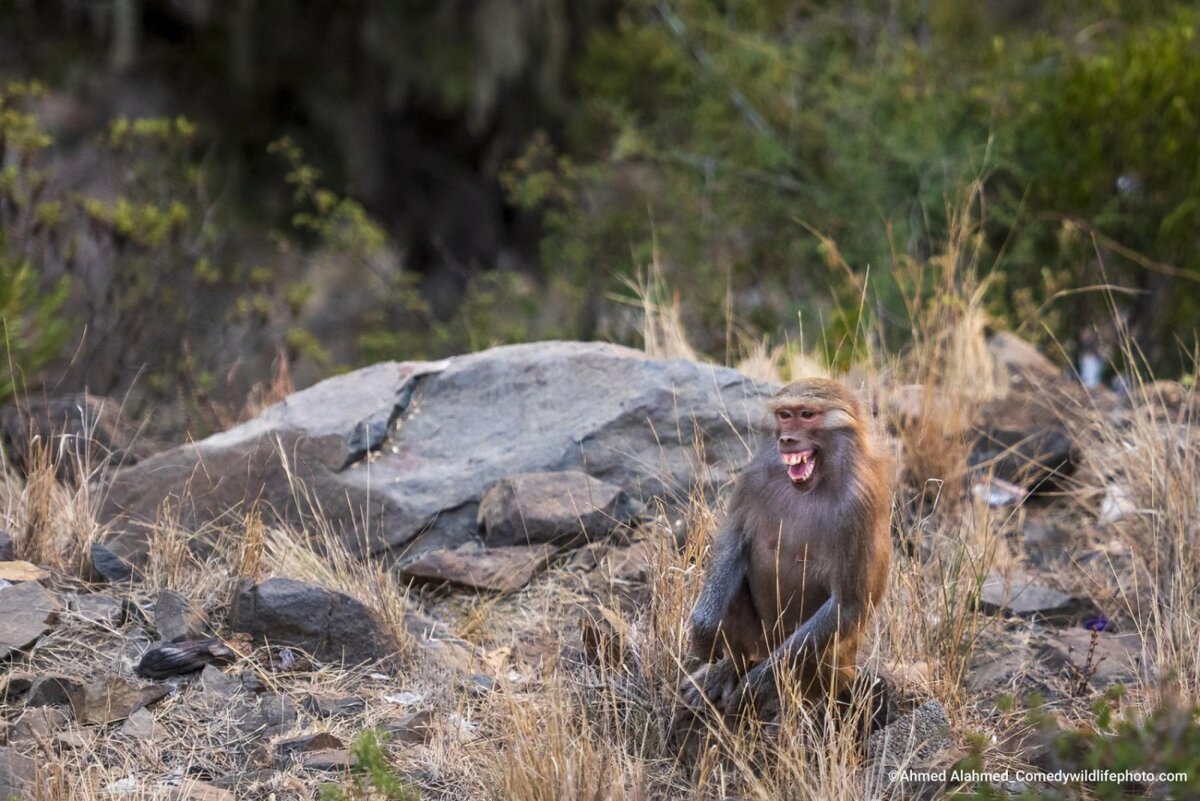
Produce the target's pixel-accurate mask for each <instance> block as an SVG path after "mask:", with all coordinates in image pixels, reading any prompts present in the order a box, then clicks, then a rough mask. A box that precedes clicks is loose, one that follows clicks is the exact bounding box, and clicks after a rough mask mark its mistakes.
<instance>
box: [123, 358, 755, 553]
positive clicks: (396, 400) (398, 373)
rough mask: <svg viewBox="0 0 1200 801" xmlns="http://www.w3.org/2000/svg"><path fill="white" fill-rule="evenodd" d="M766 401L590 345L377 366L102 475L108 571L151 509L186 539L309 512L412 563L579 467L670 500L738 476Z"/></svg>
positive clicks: (696, 369) (735, 380)
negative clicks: (542, 477) (239, 518)
mask: <svg viewBox="0 0 1200 801" xmlns="http://www.w3.org/2000/svg"><path fill="white" fill-rule="evenodd" d="M774 389H775V388H774V387H772V386H770V385H761V384H756V383H755V382H754V381H751V380H750V379H748V378H746V377H745V376H743V375H741V374H740V373H738V372H736V371H734V370H730V369H728V368H722V367H714V366H711V365H705V364H698V363H695V362H690V361H686V360H682V359H676V360H671V361H656V360H653V359H649V358H647V357H646V356H645V354H643V353H641V352H639V351H635V350H631V349H629V348H624V347H620V346H617V345H608V344H603V343H580V342H544V343H535V344H529V345H511V346H506V347H500V348H493V349H491V350H487V351H483V352H480V353H476V354H471V355H467V356H459V357H454V358H451V359H446V360H444V361H440V362H387V363H382V364H377V365H374V366H372V367H368V368H365V369H362V370H358V371H356V372H353V373H348V374H346V375H342V376H338V377H336V378H331V379H328V380H326V381H323V382H321V383H319V384H316V385H315V386H313V387H310V388H309V389H306V390H303V391H301V392H297V393H295V394H294V395H291V396H290V397H288V398H287V399H285V400H284V401H282V402H280V403H278V404H276V405H275V406H272V407H271V408H269V409H267V410H266V411H265V412H264V413H263V414H262V415H260V416H259V417H257V418H255V419H254V420H251V421H249V422H247V423H244V424H242V425H240V426H237V427H236V428H233V429H230V430H229V431H226V432H224V433H221V434H217V435H216V436H213V437H209V438H208V439H206V440H203V441H201V442H197V443H194V444H190V445H186V446H183V447H180V448H176V449H174V450H171V451H166V452H164V453H160V454H157V455H156V456H153V457H151V458H149V459H146V460H145V461H143V462H140V463H138V464H137V465H134V466H132V467H129V468H126V469H123V470H120V471H118V472H117V473H116V474H115V476H114V478H113V479H112V481H111V482H110V484H109V486H108V487H107V492H106V493H105V498H106V502H105V505H104V508H103V510H102V517H103V518H104V519H105V520H106V521H114V522H115V525H114V530H116V531H119V532H121V533H120V534H119V535H118V536H116V537H115V538H113V539H110V540H109V541H108V542H106V543H105V546H104V548H105V549H106V550H107V553H106V558H107V557H108V556H113V555H115V556H116V557H119V558H121V559H125V560H127V561H129V562H132V563H134V564H137V563H138V562H139V561H140V560H141V559H142V558H144V553H145V536H144V533H142V532H141V531H139V530H138V528H137V525H136V524H138V523H148V522H153V521H154V520H155V519H156V518H157V517H158V516H159V515H160V514H163V513H164V512H165V513H167V514H170V515H172V516H176V517H178V518H179V519H180V520H181V522H182V523H183V524H184V525H185V526H188V527H199V526H200V525H201V524H203V523H205V522H208V521H211V520H214V519H216V518H218V517H221V518H223V519H229V512H230V510H231V509H234V510H239V509H240V510H242V511H246V510H248V509H249V508H250V507H251V506H252V505H255V504H257V506H258V508H259V509H260V510H262V511H263V512H264V513H269V514H274V515H277V516H279V517H282V518H288V519H293V520H296V519H301V518H304V517H305V516H306V515H308V514H310V513H311V511H312V509H313V508H314V507H316V506H317V505H319V507H320V508H321V510H322V514H323V515H324V516H325V517H326V518H327V519H329V520H330V521H331V522H332V523H333V524H334V525H335V526H338V527H340V528H341V529H342V530H343V531H345V532H348V533H349V532H356V533H355V541H354V542H353V543H352V544H353V545H354V546H355V547H356V548H360V549H362V550H366V551H370V552H382V551H387V550H392V551H396V552H400V551H403V552H404V553H405V554H406V555H407V556H408V557H414V556H416V555H418V554H420V553H423V552H425V551H428V550H430V549H432V548H439V547H455V546H457V545H460V544H462V543H464V542H466V541H468V540H469V539H471V538H473V537H475V536H476V534H477V533H478V530H479V524H478V523H477V520H476V515H477V512H478V507H479V501H480V497H481V496H482V494H483V492H484V490H485V489H487V488H488V487H489V486H491V485H492V484H494V483H495V482H497V481H499V480H501V479H504V478H507V477H509V476H514V475H518V474H522V473H537V472H551V471H562V470H578V471H582V472H584V473H587V474H588V475H590V476H592V477H594V478H597V479H600V480H603V481H606V482H608V483H610V484H613V485H615V486H618V487H620V488H621V489H622V490H624V492H625V493H626V494H627V495H628V496H629V497H630V498H631V499H633V500H646V499H648V498H650V497H651V496H660V497H663V498H666V499H668V500H670V499H680V500H682V499H683V498H685V497H686V496H687V495H688V493H689V492H691V491H692V490H693V489H695V488H696V487H697V486H701V487H704V488H711V487H713V486H716V485H719V484H721V483H723V482H725V481H726V480H728V479H729V477H730V476H731V474H732V473H733V472H734V471H736V470H737V469H738V468H739V467H740V466H741V465H742V464H744V463H745V462H746V460H747V458H748V450H747V446H748V444H751V443H752V442H753V437H754V434H755V431H756V430H757V429H758V427H759V426H761V425H762V424H764V423H765V422H766V419H765V415H764V411H763V401H764V399H765V398H766V396H767V395H769V394H770V393H771V392H772V391H773V390H774ZM235 513H236V512H235Z"/></svg>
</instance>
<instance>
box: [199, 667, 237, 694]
mask: <svg viewBox="0 0 1200 801" xmlns="http://www.w3.org/2000/svg"><path fill="white" fill-rule="evenodd" d="M200 686H201V687H202V688H203V689H204V692H206V693H209V694H211V695H214V696H216V697H218V698H229V697H231V696H233V695H236V694H237V692H238V691H239V690H241V689H242V683H241V682H240V681H238V680H237V679H235V678H233V677H231V676H226V675H225V674H224V673H222V672H221V669H220V668H218V667H214V666H213V665H205V666H204V669H203V670H202V671H200Z"/></svg>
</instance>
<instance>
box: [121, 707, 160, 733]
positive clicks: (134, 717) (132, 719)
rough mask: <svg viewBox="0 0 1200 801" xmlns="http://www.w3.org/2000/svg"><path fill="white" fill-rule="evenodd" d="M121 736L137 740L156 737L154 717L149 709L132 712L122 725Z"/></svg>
mask: <svg viewBox="0 0 1200 801" xmlns="http://www.w3.org/2000/svg"><path fill="white" fill-rule="evenodd" d="M121 734H122V735H124V736H125V737H131V738H133V739H135V740H149V739H151V738H153V737H154V715H153V714H151V713H150V710H148V709H138V710H136V711H135V712H132V713H131V714H130V715H129V717H128V718H126V719H125V722H124V723H122V724H121Z"/></svg>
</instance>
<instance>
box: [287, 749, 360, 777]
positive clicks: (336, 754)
mask: <svg viewBox="0 0 1200 801" xmlns="http://www.w3.org/2000/svg"><path fill="white" fill-rule="evenodd" d="M300 763H301V764H302V765H304V767H306V768H309V769H311V770H328V771H347V770H350V768H352V767H354V766H355V765H357V764H358V758H357V757H355V756H354V755H353V754H351V753H350V752H349V751H345V750H343V749H340V748H337V749H332V750H329V751H310V752H308V753H306V754H304V755H302V756H301V757H300Z"/></svg>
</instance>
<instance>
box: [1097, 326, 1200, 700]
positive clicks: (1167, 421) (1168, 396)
mask: <svg viewBox="0 0 1200 801" xmlns="http://www.w3.org/2000/svg"><path fill="white" fill-rule="evenodd" d="M1123 342H1124V358H1125V361H1126V363H1127V364H1131V365H1135V366H1137V365H1142V364H1144V362H1143V361H1142V360H1141V357H1140V354H1139V353H1138V352H1137V350H1136V348H1135V347H1134V346H1133V345H1132V344H1131V340H1130V339H1129V338H1128V336H1125V337H1124V338H1123ZM1192 364H1193V370H1192V372H1193V375H1197V374H1200V373H1198V371H1197V369H1196V368H1197V367H1200V359H1197V357H1196V355H1195V354H1193V357H1192ZM1129 395H1130V399H1131V401H1132V404H1131V405H1132V408H1131V409H1130V410H1129V411H1127V412H1122V413H1120V414H1119V415H1114V414H1113V413H1112V412H1111V411H1109V410H1099V409H1097V410H1093V411H1092V413H1091V415H1090V421H1091V432H1090V436H1089V437H1088V438H1087V439H1086V440H1085V447H1084V454H1083V458H1084V463H1085V466H1086V468H1087V469H1086V470H1085V472H1084V475H1085V477H1087V478H1088V479H1091V480H1092V481H1093V482H1094V483H1093V484H1091V485H1086V484H1085V485H1084V486H1082V487H1080V491H1079V493H1078V495H1079V497H1080V498H1081V499H1083V500H1084V502H1085V512H1084V514H1086V515H1088V516H1089V517H1094V519H1095V520H1096V522H1097V529H1098V532H1099V533H1100V535H1101V537H1102V538H1103V539H1106V540H1108V542H1109V548H1110V549H1111V550H1113V551H1115V552H1116V553H1118V554H1119V555H1122V556H1127V557H1128V558H1129V559H1130V560H1131V564H1129V566H1128V567H1127V568H1126V567H1125V565H1124V564H1123V563H1118V564H1120V566H1116V565H1114V564H1113V563H1112V562H1109V563H1106V564H1105V565H1103V566H1102V567H1101V568H1100V569H1099V570H1098V571H1095V572H1097V573H1099V580H1100V581H1102V582H1105V583H1107V584H1108V586H1109V587H1110V588H1111V590H1112V593H1113V596H1114V598H1115V599H1116V600H1118V601H1119V602H1120V604H1121V605H1122V607H1123V611H1124V612H1125V614H1126V615H1127V616H1128V618H1130V619H1132V620H1133V621H1134V623H1135V625H1136V627H1137V629H1138V631H1139V632H1140V634H1141V636H1142V639H1143V641H1144V642H1145V643H1146V647H1147V649H1148V654H1147V655H1148V656H1149V657H1150V661H1151V662H1152V663H1153V665H1154V666H1155V673H1156V678H1157V679H1158V690H1159V691H1160V692H1163V693H1165V694H1167V695H1172V694H1179V695H1182V696H1183V697H1185V698H1190V699H1196V698H1200V645H1198V643H1200V559H1197V556H1196V554H1197V552H1198V551H1200V522H1198V521H1200V427H1198V426H1200V419H1198V418H1200V397H1198V396H1197V390H1196V386H1195V384H1193V385H1192V386H1191V387H1190V388H1183V387H1181V386H1179V385H1176V386H1175V387H1174V389H1173V391H1166V390H1165V389H1164V385H1163V384H1161V383H1156V382H1153V381H1151V380H1150V379H1149V378H1148V371H1146V370H1144V369H1134V370H1133V372H1132V374H1131V380H1130V387H1129ZM1104 567H1108V568H1109V569H1108V570H1105V569H1104Z"/></svg>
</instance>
